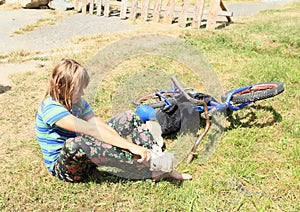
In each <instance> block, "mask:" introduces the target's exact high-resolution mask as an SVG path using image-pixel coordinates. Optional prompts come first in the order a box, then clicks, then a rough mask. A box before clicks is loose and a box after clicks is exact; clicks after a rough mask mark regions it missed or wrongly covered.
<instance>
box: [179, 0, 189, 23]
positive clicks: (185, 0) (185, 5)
mask: <svg viewBox="0 0 300 212" xmlns="http://www.w3.org/2000/svg"><path fill="white" fill-rule="evenodd" d="M188 8H189V0H183V6H182V9H181V12H180V15H179V18H178V25H179V26H180V27H186V14H187V10H188Z"/></svg>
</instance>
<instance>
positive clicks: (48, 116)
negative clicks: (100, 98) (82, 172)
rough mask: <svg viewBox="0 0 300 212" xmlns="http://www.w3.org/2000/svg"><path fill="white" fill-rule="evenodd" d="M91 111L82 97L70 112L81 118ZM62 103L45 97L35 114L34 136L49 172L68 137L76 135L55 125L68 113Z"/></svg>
mask: <svg viewBox="0 0 300 212" xmlns="http://www.w3.org/2000/svg"><path fill="white" fill-rule="evenodd" d="M92 112H93V111H92V109H91V107H90V105H89V104H88V103H87V102H86V101H85V100H84V99H83V98H82V99H81V101H80V104H78V105H75V106H73V107H72V114H73V115H74V116H76V117H78V118H83V117H85V116H87V115H89V114H91V113H92ZM70 114H71V112H70V111H68V110H67V109H66V108H65V107H64V106H63V105H61V104H60V103H58V102H57V101H55V100H53V99H52V98H51V97H48V98H46V99H45V100H44V101H43V102H42V104H41V106H40V108H39V110H38V113H37V116H36V137H37V139H38V142H39V144H40V146H41V149H42V153H43V157H44V163H45V165H46V167H47V168H48V170H49V171H50V172H52V171H53V166H54V164H55V162H56V160H57V158H58V155H59V153H60V151H61V149H62V147H63V145H64V143H65V141H66V140H67V139H68V138H73V137H76V133H75V132H71V131H68V130H65V129H62V128H60V127H58V126H56V125H55V123H56V122H57V121H59V120H60V119H62V118H64V117H66V116H68V115H70Z"/></svg>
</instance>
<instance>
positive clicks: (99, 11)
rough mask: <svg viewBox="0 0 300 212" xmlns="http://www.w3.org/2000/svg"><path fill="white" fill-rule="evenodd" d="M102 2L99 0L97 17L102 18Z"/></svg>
mask: <svg viewBox="0 0 300 212" xmlns="http://www.w3.org/2000/svg"><path fill="white" fill-rule="evenodd" d="M101 11H102V0H97V16H101Z"/></svg>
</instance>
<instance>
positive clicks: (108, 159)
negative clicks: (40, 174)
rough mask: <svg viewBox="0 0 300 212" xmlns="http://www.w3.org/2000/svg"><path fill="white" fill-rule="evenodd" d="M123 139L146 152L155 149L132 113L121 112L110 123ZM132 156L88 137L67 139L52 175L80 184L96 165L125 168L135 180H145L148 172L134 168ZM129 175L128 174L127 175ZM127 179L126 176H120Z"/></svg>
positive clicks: (152, 142)
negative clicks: (145, 149)
mask: <svg viewBox="0 0 300 212" xmlns="http://www.w3.org/2000/svg"><path fill="white" fill-rule="evenodd" d="M108 125H109V126H111V127H112V128H113V129H115V130H116V131H117V132H118V133H119V134H120V135H121V136H122V137H124V138H130V139H131V140H132V142H133V143H135V144H137V145H139V146H143V147H145V148H147V149H154V148H158V145H157V142H156V141H155V140H154V139H153V137H152V135H151V133H150V132H149V130H148V128H147V126H146V125H145V124H144V123H143V122H142V121H141V120H140V118H139V116H137V115H136V114H135V113H134V112H132V111H126V112H124V113H121V114H120V115H118V116H117V117H115V118H112V119H111V120H110V121H109V123H108ZM135 164H136V163H135V162H134V160H133V154H132V153H131V152H129V151H128V150H125V149H121V148H118V147H115V146H112V145H110V144H108V143H105V142H103V141H100V140H97V139H95V138H93V137H91V136H87V135H81V136H77V137H75V138H70V139H68V140H66V142H65V144H64V146H63V148H62V150H61V152H60V154H59V157H58V160H57V162H56V164H55V165H54V171H53V175H55V176H57V177H58V178H59V179H61V180H63V181H67V182H80V181H84V180H86V179H87V178H88V177H89V173H90V171H91V170H94V169H96V168H97V167H98V166H113V167H117V168H121V169H123V170H124V169H125V170H124V171H125V173H126V172H127V173H128V174H129V173H131V174H132V173H133V172H135V174H136V175H135V176H134V178H148V177H150V176H151V173H150V171H149V170H148V168H147V170H146V171H145V169H143V170H144V171H142V170H140V169H138V168H137V166H136V165H135ZM128 176H129V175H128ZM123 177H126V175H123Z"/></svg>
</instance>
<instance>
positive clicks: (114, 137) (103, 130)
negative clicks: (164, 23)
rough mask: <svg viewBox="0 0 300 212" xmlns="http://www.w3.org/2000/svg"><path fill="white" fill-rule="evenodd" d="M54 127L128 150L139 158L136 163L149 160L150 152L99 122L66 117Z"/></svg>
mask: <svg viewBox="0 0 300 212" xmlns="http://www.w3.org/2000/svg"><path fill="white" fill-rule="evenodd" d="M55 125H56V126H58V127H61V128H63V129H66V130H69V131H73V132H78V133H83V134H86V135H90V136H92V137H94V138H96V139H99V140H101V141H104V142H106V143H109V144H111V145H113V146H116V147H119V148H122V149H128V150H129V151H130V152H132V153H133V154H135V155H138V156H140V157H141V158H140V159H139V160H138V162H143V161H148V160H150V158H151V152H150V151H149V150H148V149H146V148H144V147H141V146H138V145H136V144H133V143H131V142H127V141H126V140H125V139H123V138H122V137H121V136H120V135H119V134H118V133H117V132H116V131H115V130H114V129H113V128H111V127H109V126H108V125H106V124H104V123H103V122H102V123H101V121H98V120H97V121H96V120H95V119H94V118H92V120H91V121H85V120H82V119H79V118H76V117H75V116H73V115H68V116H66V117H64V118H62V119H60V120H58V121H57V122H56V123H55Z"/></svg>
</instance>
